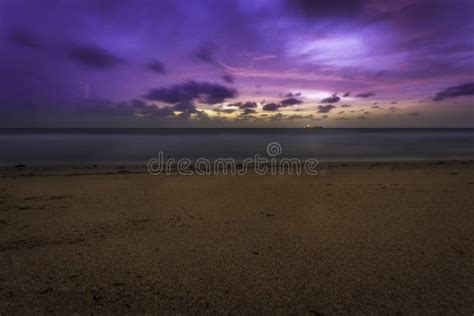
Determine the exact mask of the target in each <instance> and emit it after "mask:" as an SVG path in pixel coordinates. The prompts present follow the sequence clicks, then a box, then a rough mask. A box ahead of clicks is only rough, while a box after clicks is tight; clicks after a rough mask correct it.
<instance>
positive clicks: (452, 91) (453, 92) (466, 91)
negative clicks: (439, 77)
mask: <svg viewBox="0 0 474 316" xmlns="http://www.w3.org/2000/svg"><path fill="white" fill-rule="evenodd" d="M466 95H474V82H468V83H464V84H461V85H458V86H452V87H448V88H446V89H444V90H443V91H440V92H438V93H436V95H435V96H434V98H433V101H442V100H444V99H446V98H453V97H459V96H466Z"/></svg>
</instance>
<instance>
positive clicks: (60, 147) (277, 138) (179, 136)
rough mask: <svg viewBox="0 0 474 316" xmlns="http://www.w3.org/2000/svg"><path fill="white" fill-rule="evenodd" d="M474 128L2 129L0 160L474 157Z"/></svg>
mask: <svg viewBox="0 0 474 316" xmlns="http://www.w3.org/2000/svg"><path fill="white" fill-rule="evenodd" d="M473 141H474V129H385V128H358V129H331V128H328V129H326V128H325V129H301V128H299V129H0V166H4V167H5V166H15V165H18V164H24V165H27V166H71V165H145V164H146V162H147V161H148V160H149V159H150V158H152V157H156V156H157V155H158V153H159V152H160V151H161V152H163V156H164V158H165V159H167V158H176V159H179V158H189V159H191V160H196V159H198V158H201V157H202V158H208V159H210V160H213V159H216V158H220V157H222V158H233V159H236V160H242V159H244V158H247V157H254V155H255V154H258V155H260V156H261V157H269V156H268V153H267V145H268V144H269V143H272V142H277V143H278V144H279V146H280V147H279V148H280V151H279V152H278V156H277V157H276V158H286V157H287V158H299V159H307V158H316V159H318V160H320V161H408V160H474V146H473V144H474V142H473Z"/></svg>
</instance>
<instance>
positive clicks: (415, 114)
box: [408, 112, 421, 116]
mask: <svg viewBox="0 0 474 316" xmlns="http://www.w3.org/2000/svg"><path fill="white" fill-rule="evenodd" d="M408 115H412V116H419V115H421V114H420V112H410V113H408Z"/></svg>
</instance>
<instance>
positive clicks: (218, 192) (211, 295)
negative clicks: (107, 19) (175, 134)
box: [0, 162, 474, 314]
mask: <svg viewBox="0 0 474 316" xmlns="http://www.w3.org/2000/svg"><path fill="white" fill-rule="evenodd" d="M325 166H326V169H327V171H328V173H327V175H325V176H309V175H304V176H271V175H267V176H257V175H255V174H253V173H249V174H248V175H245V176H191V177H185V176H177V175H171V176H165V175H159V176H151V175H148V174H147V173H146V171H145V170H144V169H143V168H139V167H109V168H104V167H96V168H93V167H88V168H3V169H0V267H1V268H0V313H7V314H10V313H13V312H16V313H25V312H40V313H41V312H57V313H59V312H61V313H62V312H66V313H71V312H79V313H90V312H99V313H100V312H110V311H112V312H122V313H124V312H144V311H146V312H168V313H182V312H184V313H186V312H199V313H203V312H204V313H271V312H280V313H288V312H295V313H307V314H327V313H334V312H336V313H347V312H352V313H354V312H364V313H367V312H382V313H384V312H402V313H413V312H425V313H432V312H439V313H446V312H451V313H462V314H471V313H472V312H473V311H474V300H473V297H474V293H473V292H474V291H473V284H474V273H473V271H474V266H473V262H474V260H473V249H472V244H473V240H472V238H473V237H472V227H473V224H474V215H473V212H474V211H473V210H474V197H473V196H474V163H473V162H441V163H438V162H403V163H352V164H351V163H333V164H326V165H325Z"/></svg>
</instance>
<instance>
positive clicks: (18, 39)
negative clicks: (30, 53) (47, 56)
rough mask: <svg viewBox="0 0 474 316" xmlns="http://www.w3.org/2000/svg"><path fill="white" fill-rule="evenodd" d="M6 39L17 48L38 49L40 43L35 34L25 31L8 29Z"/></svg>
mask: <svg viewBox="0 0 474 316" xmlns="http://www.w3.org/2000/svg"><path fill="white" fill-rule="evenodd" d="M6 39H7V40H8V41H9V42H10V43H12V44H14V45H17V46H23V47H29V48H38V47H40V46H41V42H40V40H39V39H38V37H37V36H36V34H35V33H33V32H31V31H29V30H25V29H10V30H8V31H7V33H6Z"/></svg>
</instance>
